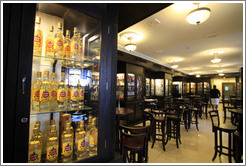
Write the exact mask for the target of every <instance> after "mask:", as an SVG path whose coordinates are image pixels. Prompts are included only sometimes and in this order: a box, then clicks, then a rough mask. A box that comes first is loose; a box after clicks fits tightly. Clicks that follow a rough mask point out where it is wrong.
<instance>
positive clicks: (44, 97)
mask: <svg viewBox="0 0 246 166" xmlns="http://www.w3.org/2000/svg"><path fill="white" fill-rule="evenodd" d="M49 110H50V81H49V72H48V71H45V72H44V80H43V82H42V84H41V87H40V111H41V112H46V111H49Z"/></svg>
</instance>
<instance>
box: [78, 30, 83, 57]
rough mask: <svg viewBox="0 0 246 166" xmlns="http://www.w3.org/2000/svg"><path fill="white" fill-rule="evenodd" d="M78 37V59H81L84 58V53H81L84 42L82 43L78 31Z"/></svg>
mask: <svg viewBox="0 0 246 166" xmlns="http://www.w3.org/2000/svg"><path fill="white" fill-rule="evenodd" d="M78 38H79V60H80V61H82V60H83V59H84V54H83V49H84V47H83V46H84V45H83V44H84V43H83V37H82V33H79V35H78Z"/></svg>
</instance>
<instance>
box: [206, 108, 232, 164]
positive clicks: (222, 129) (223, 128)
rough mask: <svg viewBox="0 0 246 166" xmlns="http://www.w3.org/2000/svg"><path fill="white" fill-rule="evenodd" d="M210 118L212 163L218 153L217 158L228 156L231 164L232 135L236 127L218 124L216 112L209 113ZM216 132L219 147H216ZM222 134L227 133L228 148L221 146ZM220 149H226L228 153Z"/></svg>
mask: <svg viewBox="0 0 246 166" xmlns="http://www.w3.org/2000/svg"><path fill="white" fill-rule="evenodd" d="M209 115H210V118H211V120H212V131H213V132H214V141H215V142H214V144H215V146H214V150H215V153H214V157H213V159H212V161H214V160H215V158H216V157H217V153H218V152H219V156H221V155H222V154H223V155H226V156H228V159H229V163H231V158H232V152H233V149H232V145H231V144H232V140H231V137H232V134H233V133H234V132H235V131H236V129H237V127H236V126H234V125H232V124H220V120H219V113H218V110H215V111H210V112H209ZM216 119H217V121H215V120H216ZM218 131H219V143H220V144H219V145H218ZM222 132H225V133H228V147H226V146H223V144H222ZM222 149H227V150H228V153H225V152H222Z"/></svg>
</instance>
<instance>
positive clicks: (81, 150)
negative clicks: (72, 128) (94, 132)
mask: <svg viewBox="0 0 246 166" xmlns="http://www.w3.org/2000/svg"><path fill="white" fill-rule="evenodd" d="M84 124H85V122H84V121H83V120H82V121H80V122H79V123H78V127H77V129H76V132H75V144H76V155H77V160H79V159H82V158H84V157H85V156H86V145H85V129H84Z"/></svg>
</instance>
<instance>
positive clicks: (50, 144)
mask: <svg viewBox="0 0 246 166" xmlns="http://www.w3.org/2000/svg"><path fill="white" fill-rule="evenodd" d="M58 143H59V139H58V136H57V132H56V125H54V124H53V125H51V126H50V131H49V134H48V137H47V141H46V162H47V163H57V161H58Z"/></svg>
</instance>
